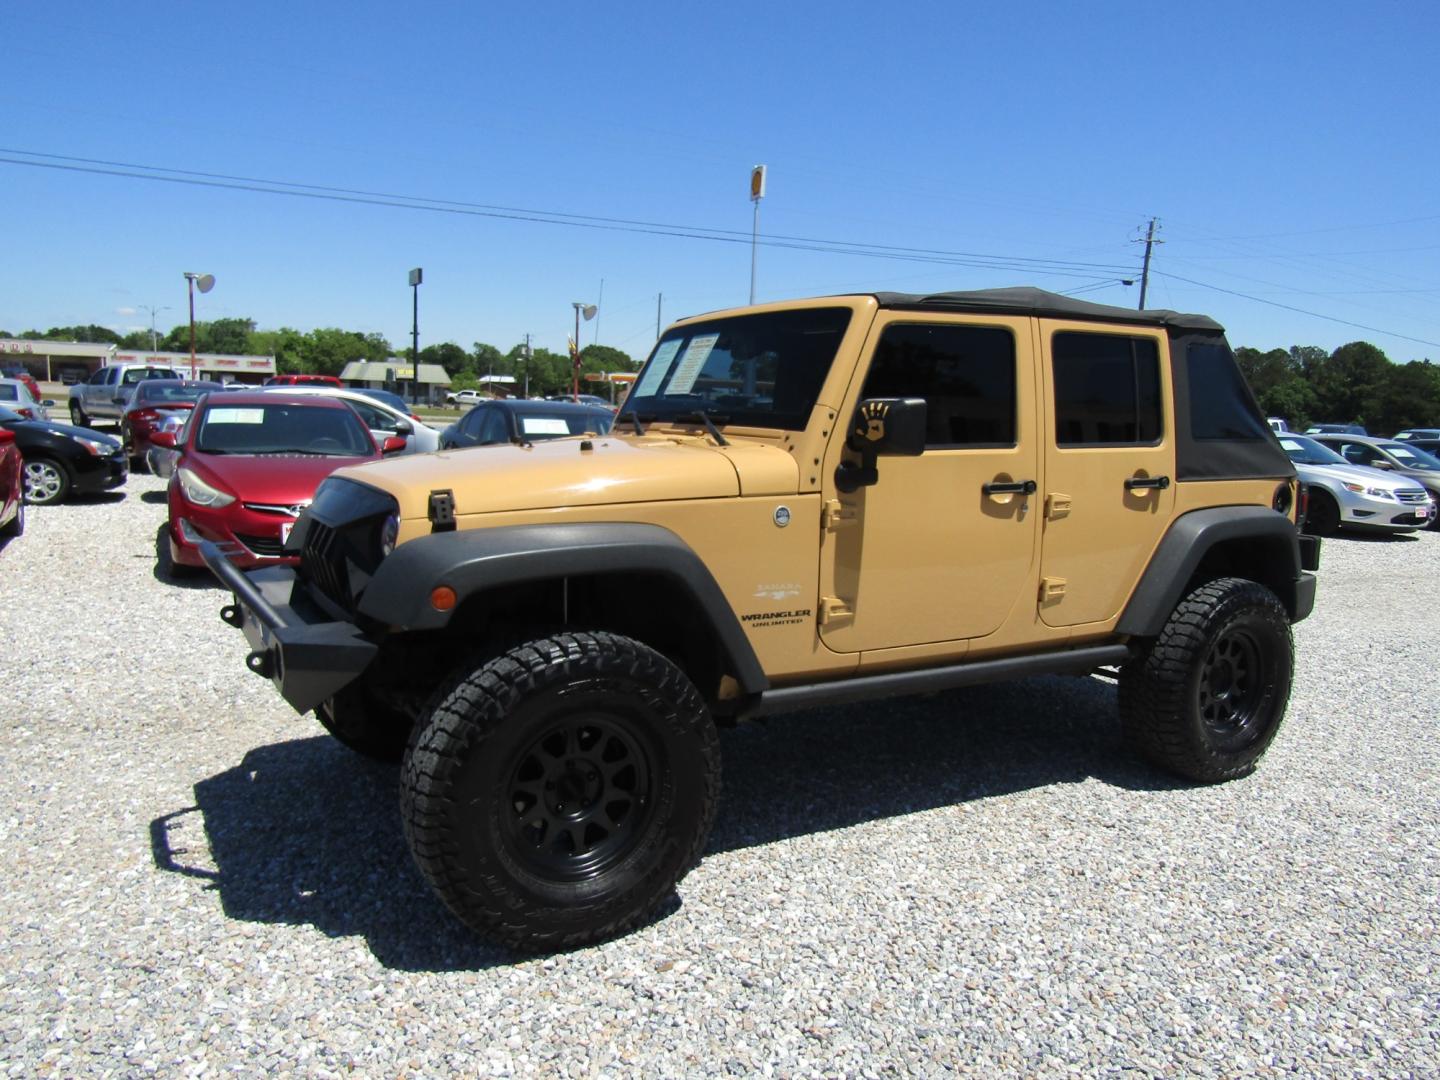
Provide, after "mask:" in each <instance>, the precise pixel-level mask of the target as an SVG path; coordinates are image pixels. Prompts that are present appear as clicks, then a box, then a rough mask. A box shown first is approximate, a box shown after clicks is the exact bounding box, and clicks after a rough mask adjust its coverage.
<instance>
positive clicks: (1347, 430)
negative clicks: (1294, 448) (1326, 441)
mask: <svg viewBox="0 0 1440 1080" xmlns="http://www.w3.org/2000/svg"><path fill="white" fill-rule="evenodd" d="M1305 434H1306V435H1364V434H1365V429H1364V428H1363V427H1361V426H1360V425H1359V424H1311V425H1310V426H1309V427H1307V428H1306V429H1305Z"/></svg>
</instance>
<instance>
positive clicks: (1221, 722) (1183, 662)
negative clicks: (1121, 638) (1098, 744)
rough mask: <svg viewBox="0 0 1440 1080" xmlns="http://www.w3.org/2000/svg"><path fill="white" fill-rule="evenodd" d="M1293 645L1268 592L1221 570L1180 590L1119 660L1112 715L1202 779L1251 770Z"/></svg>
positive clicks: (1275, 724) (1276, 706)
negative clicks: (1135, 651) (1153, 632)
mask: <svg viewBox="0 0 1440 1080" xmlns="http://www.w3.org/2000/svg"><path fill="white" fill-rule="evenodd" d="M1293 669H1294V647H1293V644H1292V641H1291V637H1290V623H1289V620H1288V619H1287V617H1286V614H1285V609H1284V607H1283V606H1282V605H1281V603H1280V601H1279V599H1278V598H1277V597H1276V596H1275V594H1274V593H1273V592H1271V591H1270V590H1269V589H1267V588H1265V587H1264V586H1263V585H1259V584H1257V583H1255V582H1253V581H1248V580H1246V579H1244V578H1220V579H1219V580H1217V581H1212V582H1210V583H1209V584H1206V585H1202V586H1201V587H1200V588H1198V589H1196V590H1195V591H1194V592H1192V593H1191V594H1190V595H1189V596H1187V597H1185V599H1184V600H1182V601H1181V602H1180V603H1179V605H1177V606H1176V608H1175V610H1174V612H1172V613H1171V615H1170V619H1169V621H1168V622H1166V624H1165V627H1164V629H1163V630H1161V631H1160V635H1159V637H1157V638H1155V640H1154V641H1153V642H1151V643H1150V645H1149V647H1148V649H1146V650H1145V652H1144V653H1143V654H1142V655H1140V656H1139V657H1138V658H1136V659H1135V660H1132V661H1131V662H1130V663H1128V664H1126V665H1125V666H1124V667H1123V668H1121V670H1120V688H1119V689H1120V722H1121V726H1122V727H1123V729H1124V731H1125V735H1126V737H1127V739H1128V740H1129V741H1130V743H1131V744H1132V745H1133V746H1134V747H1135V748H1136V750H1138V751H1139V753H1140V755H1141V756H1142V757H1144V758H1146V759H1147V760H1148V761H1150V762H1151V763H1152V764H1155V765H1159V766H1160V767H1161V768H1165V769H1169V770H1170V771H1172V772H1176V773H1179V774H1180V775H1181V776H1186V777H1189V778H1190V779H1192V780H1199V781H1201V782H1204V783H1215V782H1217V781H1221V780H1231V779H1234V778H1236V777H1239V776H1245V775H1246V774H1248V773H1250V772H1252V771H1254V769H1255V766H1256V765H1258V764H1259V762H1260V759H1261V758H1262V757H1263V756H1264V754H1265V751H1266V749H1268V748H1269V746H1270V743H1271V741H1272V740H1273V739H1274V738H1275V733H1276V732H1277V731H1279V729H1280V722H1281V720H1283V719H1284V717H1285V706H1286V703H1287V702H1288V701H1289V699H1290V680H1291V675H1292V672H1293Z"/></svg>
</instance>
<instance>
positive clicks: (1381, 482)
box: [1295, 461, 1421, 491]
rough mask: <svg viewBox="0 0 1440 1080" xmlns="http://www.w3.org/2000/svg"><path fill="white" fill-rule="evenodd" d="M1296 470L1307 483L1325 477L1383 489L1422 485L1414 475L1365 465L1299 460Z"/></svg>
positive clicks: (1391, 489)
mask: <svg viewBox="0 0 1440 1080" xmlns="http://www.w3.org/2000/svg"><path fill="white" fill-rule="evenodd" d="M1295 472H1296V473H1297V474H1298V475H1299V477H1300V479H1301V480H1304V481H1305V482H1306V483H1311V482H1312V481H1314V480H1317V479H1320V478H1322V477H1324V478H1328V479H1330V480H1339V481H1341V482H1344V481H1349V482H1350V483H1352V484H1364V485H1365V486H1366V487H1373V488H1380V489H1381V490H1382V491H1394V490H1396V489H1397V488H1418V487H1420V486H1421V484H1420V481H1418V480H1416V479H1415V477H1413V476H1407V475H1405V474H1403V473H1401V474H1396V473H1393V472H1386V471H1385V470H1384V469H1372V468H1369V467H1368V466H1365V465H1303V464H1301V463H1300V462H1298V461H1297V462H1295Z"/></svg>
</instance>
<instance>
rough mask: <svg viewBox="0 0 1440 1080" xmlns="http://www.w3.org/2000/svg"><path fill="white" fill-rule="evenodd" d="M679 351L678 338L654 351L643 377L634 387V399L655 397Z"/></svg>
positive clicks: (661, 344)
mask: <svg viewBox="0 0 1440 1080" xmlns="http://www.w3.org/2000/svg"><path fill="white" fill-rule="evenodd" d="M679 351H680V339H679V338H672V339H671V340H669V341H662V342H661V343H660V347H659V348H658V349H656V350H655V355H654V356H652V357H651V358H650V363H649V364H648V365H647V366H646V368H645V375H644V377H643V378H642V379H641V380H640V384H639V385H638V386H636V387H635V396H636V397H653V396H654V395H655V393H656V391H658V390H659V389H660V384H661V383H663V382H664V381H665V376H666V375H669V374H670V364H671V362H672V361H674V359H675V354H676V353H677V352H679Z"/></svg>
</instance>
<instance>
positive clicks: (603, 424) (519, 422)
mask: <svg viewBox="0 0 1440 1080" xmlns="http://www.w3.org/2000/svg"><path fill="white" fill-rule="evenodd" d="M614 422H615V414H614V413H612V412H610V410H609V409H584V410H577V409H564V410H560V409H546V408H545V407H544V406H543V405H542V406H540V407H539V408H535V409H516V410H515V427H516V429H517V430H518V431H519V433H520V438H521V439H523V440H525V441H526V442H533V441H535V440H536V439H560V438H563V437H565V436H566V435H584V434H586V433H589V434H591V435H608V434H609V433H610V425H611V424H613V423H614Z"/></svg>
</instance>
